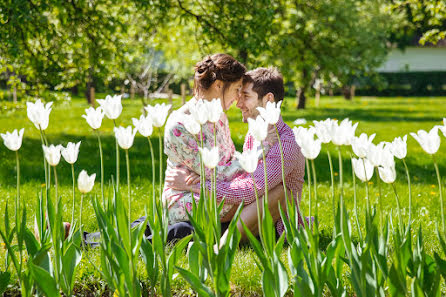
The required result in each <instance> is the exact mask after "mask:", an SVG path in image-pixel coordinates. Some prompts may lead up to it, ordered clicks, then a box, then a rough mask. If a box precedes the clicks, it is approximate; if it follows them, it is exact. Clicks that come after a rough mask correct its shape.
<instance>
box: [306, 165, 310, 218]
mask: <svg viewBox="0 0 446 297" xmlns="http://www.w3.org/2000/svg"><path fill="white" fill-rule="evenodd" d="M305 165H306V166H305V167H307V176H308V219H309V220H310V221H311V174H310V163H309V162H308V159H305Z"/></svg>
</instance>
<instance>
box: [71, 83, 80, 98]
mask: <svg viewBox="0 0 446 297" xmlns="http://www.w3.org/2000/svg"><path fill="white" fill-rule="evenodd" d="M71 95H72V96H77V95H79V88H78V87H77V85H74V86H72V87H71Z"/></svg>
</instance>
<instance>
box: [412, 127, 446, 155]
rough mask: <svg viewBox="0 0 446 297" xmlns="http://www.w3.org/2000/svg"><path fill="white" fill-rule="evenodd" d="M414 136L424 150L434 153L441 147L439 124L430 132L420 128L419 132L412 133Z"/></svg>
mask: <svg viewBox="0 0 446 297" xmlns="http://www.w3.org/2000/svg"><path fill="white" fill-rule="evenodd" d="M410 135H412V137H413V138H415V140H416V141H418V143H419V144H420V145H421V147H422V148H423V150H424V151H425V152H426V153H428V154H430V155H433V154H435V153H436V152H437V151H438V149H439V148H440V136H438V126H435V127H434V128H432V129H431V130H430V131H429V133H427V132H426V131H424V130H419V131H418V132H417V134H415V133H410Z"/></svg>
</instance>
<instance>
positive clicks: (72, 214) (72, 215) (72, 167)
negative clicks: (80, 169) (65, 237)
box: [71, 164, 76, 226]
mask: <svg viewBox="0 0 446 297" xmlns="http://www.w3.org/2000/svg"><path fill="white" fill-rule="evenodd" d="M71 177H72V178H73V210H72V212H71V226H74V209H75V200H76V199H75V182H74V181H75V178H74V164H71Z"/></svg>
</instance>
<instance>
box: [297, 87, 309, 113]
mask: <svg viewBox="0 0 446 297" xmlns="http://www.w3.org/2000/svg"><path fill="white" fill-rule="evenodd" d="M296 99H297V109H305V103H306V99H307V98H306V97H305V89H304V88H298V89H297V91H296Z"/></svg>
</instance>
